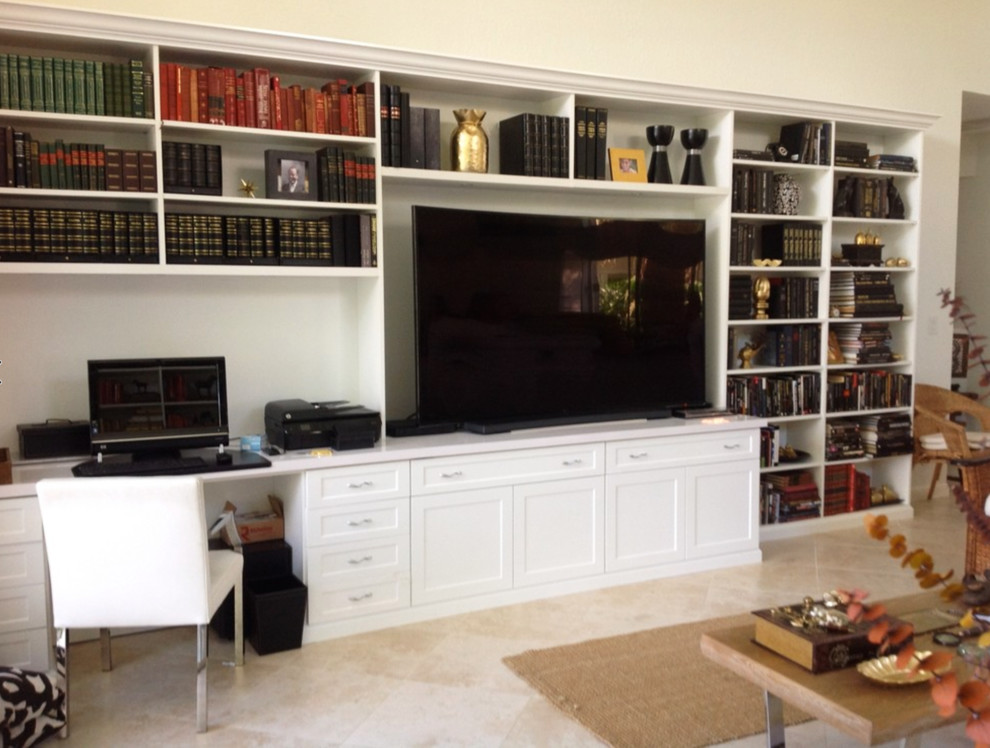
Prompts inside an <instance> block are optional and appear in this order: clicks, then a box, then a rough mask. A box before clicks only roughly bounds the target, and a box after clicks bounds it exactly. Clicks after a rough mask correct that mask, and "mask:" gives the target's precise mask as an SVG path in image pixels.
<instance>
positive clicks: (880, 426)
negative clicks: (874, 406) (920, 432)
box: [860, 413, 914, 457]
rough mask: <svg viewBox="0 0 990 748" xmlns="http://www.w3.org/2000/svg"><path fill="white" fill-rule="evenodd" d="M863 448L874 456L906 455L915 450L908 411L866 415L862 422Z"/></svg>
mask: <svg viewBox="0 0 990 748" xmlns="http://www.w3.org/2000/svg"><path fill="white" fill-rule="evenodd" d="M860 435H861V437H862V439H863V449H864V451H865V452H866V454H868V455H870V456H872V457H889V456H891V455H906V454H911V453H912V452H913V451H914V436H913V432H912V431H911V416H910V415H909V414H907V413H886V414H883V415H872V416H865V417H863V419H862V420H861V423H860Z"/></svg>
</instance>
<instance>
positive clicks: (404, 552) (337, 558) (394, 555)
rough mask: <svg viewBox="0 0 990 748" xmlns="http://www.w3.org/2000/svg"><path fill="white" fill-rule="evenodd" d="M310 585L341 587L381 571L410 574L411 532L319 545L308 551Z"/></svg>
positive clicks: (307, 566)
mask: <svg viewBox="0 0 990 748" xmlns="http://www.w3.org/2000/svg"><path fill="white" fill-rule="evenodd" d="M306 573H307V574H308V576H307V584H308V585H309V586H311V587H320V588H325V587H331V586H333V587H338V586H348V585H351V584H353V583H354V582H355V581H356V580H357V579H359V578H361V577H368V576H369V575H370V574H382V573H402V574H406V575H408V573H409V534H408V533H406V534H405V535H395V536H392V537H383V538H379V539H376V540H366V541H361V542H357V543H334V544H333V545H324V546H318V547H316V548H312V549H310V551H309V552H308V553H307V554H306Z"/></svg>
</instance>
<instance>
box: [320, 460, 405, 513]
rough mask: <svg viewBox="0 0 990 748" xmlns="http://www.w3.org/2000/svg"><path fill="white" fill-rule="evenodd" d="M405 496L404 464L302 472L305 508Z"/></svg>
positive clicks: (392, 463) (394, 463)
mask: <svg viewBox="0 0 990 748" xmlns="http://www.w3.org/2000/svg"><path fill="white" fill-rule="evenodd" d="M408 495H409V463H408V462H383V463H380V464H377V465H359V466H355V467H343V468H327V469H325V470H311V471H309V472H307V473H306V506H307V508H309V509H318V508H320V507H323V506H328V505H331V504H340V503H344V502H349V501H365V500H367V499H390V498H396V497H399V496H408Z"/></svg>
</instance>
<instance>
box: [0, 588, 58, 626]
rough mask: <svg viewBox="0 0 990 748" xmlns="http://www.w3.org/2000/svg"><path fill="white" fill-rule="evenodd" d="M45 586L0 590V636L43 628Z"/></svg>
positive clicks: (44, 621)
mask: <svg viewBox="0 0 990 748" xmlns="http://www.w3.org/2000/svg"><path fill="white" fill-rule="evenodd" d="M46 621H47V614H46V610H45V585H43V584H29V585H25V586H23V587H5V588H3V589H0V634H9V633H12V632H15V631H25V630H27V629H34V628H42V629H43V628H45V623H46Z"/></svg>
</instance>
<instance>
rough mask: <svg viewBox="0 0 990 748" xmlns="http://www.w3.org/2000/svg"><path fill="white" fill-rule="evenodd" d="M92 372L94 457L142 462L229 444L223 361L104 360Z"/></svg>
mask: <svg viewBox="0 0 990 748" xmlns="http://www.w3.org/2000/svg"><path fill="white" fill-rule="evenodd" d="M87 369H88V382H89V424H90V447H91V450H90V451H91V452H92V454H94V455H95V454H111V453H127V454H130V455H131V458H132V459H133V460H140V459H142V458H145V457H159V456H162V455H175V454H178V453H180V452H181V450H183V449H194V448H203V447H219V446H220V445H226V444H228V443H229V439H230V434H229V429H228V422H227V379H226V362H225V359H224V358H223V357H222V356H217V357H199V358H133V359H104V360H94V361H88V362H87Z"/></svg>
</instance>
